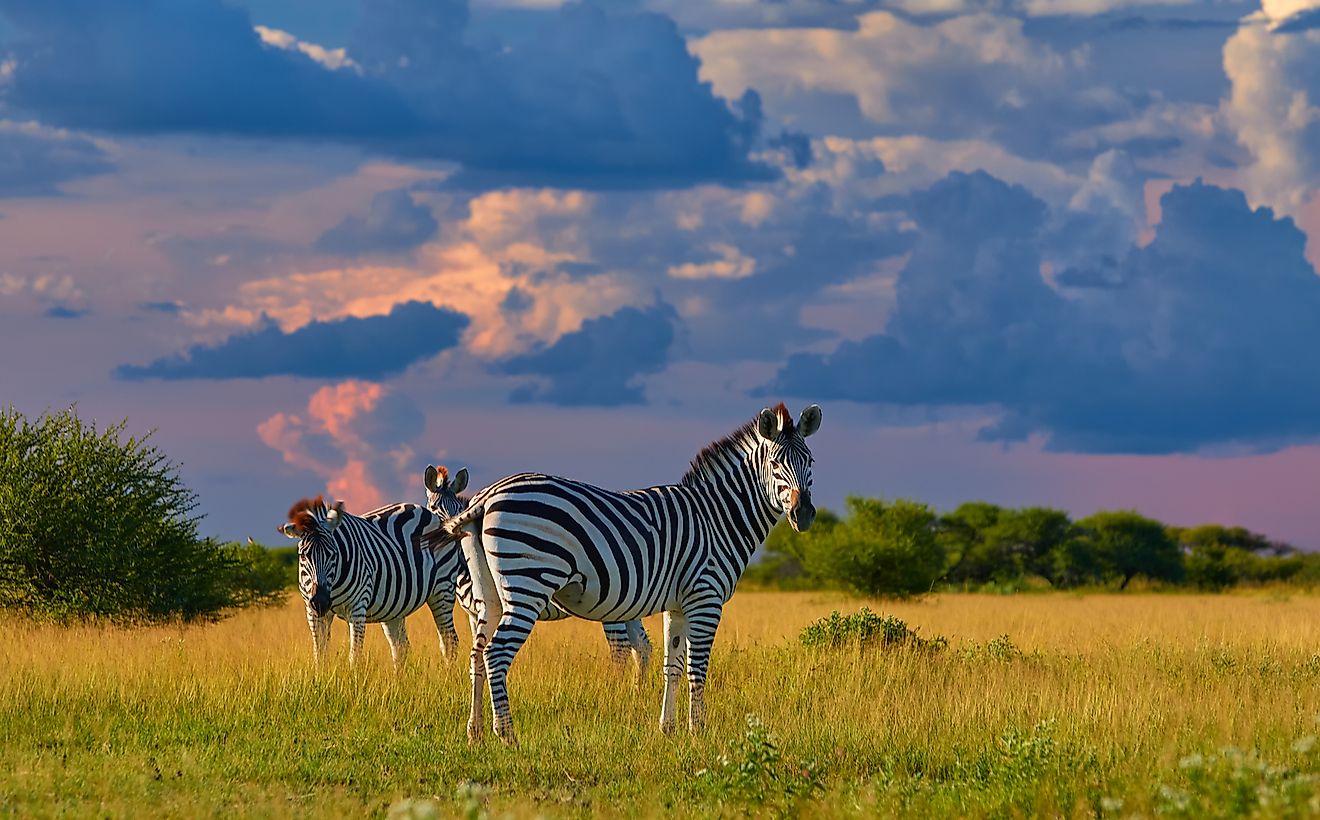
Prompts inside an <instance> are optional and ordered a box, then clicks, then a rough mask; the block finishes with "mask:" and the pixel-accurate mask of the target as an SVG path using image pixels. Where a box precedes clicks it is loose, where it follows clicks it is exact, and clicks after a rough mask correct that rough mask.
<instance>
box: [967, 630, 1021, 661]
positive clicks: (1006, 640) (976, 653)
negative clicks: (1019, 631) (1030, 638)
mask: <svg viewBox="0 0 1320 820" xmlns="http://www.w3.org/2000/svg"><path fill="white" fill-rule="evenodd" d="M958 654H959V655H960V656H961V657H962V658H963V659H965V660H981V659H982V658H984V659H987V660H992V661H999V662H1000V663H1007V662H1009V661H1014V660H1017V659H1018V658H1020V657H1022V650H1021V649H1019V648H1018V647H1017V644H1015V643H1013V639H1012V638H1010V637H1008V636H1007V635H1000V636H999V637H997V638H993V639H991V640H990V641H987V642H986V643H983V644H980V643H972V644H969V645H967V646H965V647H963V648H962V649H961V650H959V652H958Z"/></svg>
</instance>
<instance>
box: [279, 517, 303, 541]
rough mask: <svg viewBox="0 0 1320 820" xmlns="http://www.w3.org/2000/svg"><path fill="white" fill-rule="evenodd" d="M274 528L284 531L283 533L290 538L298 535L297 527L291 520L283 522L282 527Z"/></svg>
mask: <svg viewBox="0 0 1320 820" xmlns="http://www.w3.org/2000/svg"><path fill="white" fill-rule="evenodd" d="M275 529H277V530H279V531H280V532H282V533H284V534H285V535H287V536H288V537H290V538H297V537H298V530H297V528H296V527H295V526H294V525H293V522H292V521H290V522H289V523H288V524H285V525H284V526H282V527H276V528H275Z"/></svg>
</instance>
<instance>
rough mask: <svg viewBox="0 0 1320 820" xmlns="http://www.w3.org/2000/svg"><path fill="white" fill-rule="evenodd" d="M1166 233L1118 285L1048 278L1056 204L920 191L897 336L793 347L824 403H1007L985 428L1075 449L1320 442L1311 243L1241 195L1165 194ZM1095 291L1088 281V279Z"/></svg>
mask: <svg viewBox="0 0 1320 820" xmlns="http://www.w3.org/2000/svg"><path fill="white" fill-rule="evenodd" d="M1161 208H1162V213H1163V219H1162V221H1161V223H1160V226H1159V228H1158V231H1157V233H1156V236H1155V238H1154V240H1153V241H1152V242H1151V243H1150V244H1149V245H1147V246H1145V247H1138V248H1133V249H1132V250H1131V251H1130V252H1129V253H1128V254H1127V255H1126V257H1125V258H1124V259H1123V260H1121V262H1120V263H1119V264H1118V265H1117V268H1116V270H1115V271H1114V272H1113V275H1112V276H1110V277H1107V278H1105V279H1103V280H1100V279H1087V278H1085V277H1082V278H1070V277H1066V276H1065V277H1061V280H1062V281H1061V284H1065V285H1067V286H1068V287H1067V288H1066V292H1061V291H1059V290H1056V289H1055V288H1053V287H1051V286H1050V285H1049V284H1047V283H1046V282H1045V281H1044V279H1043V277H1042V275H1041V251H1040V245H1041V243H1042V241H1043V238H1044V237H1043V234H1044V232H1045V231H1046V230H1047V226H1048V225H1049V224H1050V219H1049V212H1048V209H1047V208H1046V206H1045V204H1044V203H1042V202H1040V201H1039V200H1037V199H1036V198H1035V197H1033V196H1032V195H1031V194H1029V193H1028V192H1027V191H1025V190H1024V189H1022V188H1019V187H1016V186H1009V185H1006V184H1004V183H1002V182H1000V181H998V180H995V179H993V178H992V177H989V176H988V175H986V174H981V173H978V174H971V175H966V174H953V175H951V176H950V177H949V178H948V179H946V180H944V181H942V182H940V183H938V184H936V185H935V186H932V188H931V189H929V190H928V191H926V192H924V193H923V194H921V195H920V196H918V197H916V199H915V203H914V217H915V218H916V220H917V221H918V223H919V225H920V228H921V235H920V239H919V240H918V242H917V246H916V248H915V249H914V251H913V253H912V256H911V257H910V259H909V261H908V263H907V265H906V266H905V267H904V269H903V270H902V272H901V273H900V275H899V279H898V283H897V304H896V306H895V309H894V313H893V315H892V316H891V317H890V320H889V323H888V325H887V327H886V328H885V332H884V333H883V334H878V335H873V336H869V337H867V338H865V339H863V340H861V341H857V342H845V343H843V344H841V345H839V346H838V348H837V349H835V350H834V351H833V352H832V353H829V354H802V355H798V356H795V357H793V358H792V359H791V360H790V361H789V362H788V364H787V365H786V366H785V367H784V368H783V369H782V370H781V371H780V373H779V375H778V377H777V379H776V380H775V382H774V383H773V384H772V385H771V387H772V388H773V389H775V390H782V391H785V392H789V393H792V394H794V395H805V396H810V397H812V398H814V399H827V398H835V399H851V400H855V401H867V402H880V403H890V404H896V405H925V406H931V405H961V406H968V405H975V406H996V407H998V408H1000V411H1001V413H1002V415H1001V417H1000V419H999V422H998V423H997V424H996V425H995V426H993V427H991V428H989V429H987V430H986V431H985V435H986V436H988V437H990V438H998V439H1007V440H1013V439H1020V438H1024V437H1026V436H1029V435H1033V434H1038V433H1039V434H1043V435H1044V436H1046V438H1047V444H1048V446H1049V447H1051V448H1053V449H1058V450H1079V451H1100V452H1178V451H1189V450H1196V449H1199V448H1203V447H1209V446H1216V445H1230V444H1243V443H1245V444H1247V445H1249V446H1255V447H1261V448H1269V447H1275V446H1280V445H1281V444H1283V443H1284V442H1285V441H1287V440H1288V439H1289V438H1296V437H1314V436H1316V435H1318V434H1320V372H1317V371H1316V368H1315V367H1314V364H1313V362H1312V361H1311V359H1312V357H1311V351H1313V350H1314V349H1315V347H1316V346H1317V345H1318V344H1320V330H1317V329H1316V325H1315V323H1314V321H1312V318H1311V317H1313V316H1314V315H1315V312H1316V311H1317V310H1320V279H1317V277H1316V275H1315V271H1314V270H1313V269H1312V268H1311V267H1310V265H1309V264H1308V263H1307V262H1306V260H1305V258H1304V256H1303V249H1304V244H1305V237H1304V236H1303V235H1302V234H1301V232H1300V231H1298V230H1297V229H1296V227H1295V226H1294V225H1293V224H1292V222H1291V221H1290V220H1287V219H1278V218H1276V217H1275V215H1274V214H1273V213H1272V212H1271V211H1270V210H1269V209H1256V210H1253V209H1252V208H1251V207H1250V206H1249V205H1248V204H1247V201H1246V198H1245V197H1244V196H1243V194H1242V193H1241V192H1239V191H1232V190H1225V189H1221V188H1216V187H1213V186H1209V185H1205V184H1202V183H1199V182H1198V183H1196V184H1193V185H1189V186H1177V187H1175V188H1173V189H1172V190H1171V191H1170V192H1169V193H1168V194H1166V195H1165V197H1164V198H1163V200H1162V204H1161ZM1082 286H1085V287H1082Z"/></svg>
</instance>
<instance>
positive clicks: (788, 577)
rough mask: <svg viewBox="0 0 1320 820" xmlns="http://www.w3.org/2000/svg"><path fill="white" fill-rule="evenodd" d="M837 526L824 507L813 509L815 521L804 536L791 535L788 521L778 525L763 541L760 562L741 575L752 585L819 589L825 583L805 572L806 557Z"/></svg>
mask: <svg viewBox="0 0 1320 820" xmlns="http://www.w3.org/2000/svg"><path fill="white" fill-rule="evenodd" d="M838 524H839V516H838V515H837V514H835V513H834V512H832V511H831V510H828V509H826V508H824V507H818V508H817V509H816V520H815V521H814V522H813V523H812V525H811V529H809V530H807V531H806V532H794V531H793V528H792V527H790V526H789V525H788V522H787V521H780V522H779V523H778V524H776V525H775V527H774V529H772V530H770V535H769V536H768V537H767V538H766V539H765V545H764V547H763V548H762V550H761V554H760V556H759V560H757V561H755V562H753V563H752V564H751V565H750V566H748V567H747V571H746V572H744V573H743V578H745V579H746V580H748V581H751V582H752V583H754V584H762V585H765V586H776V587H782V588H788V589H802V588H810V587H819V586H823V585H825V584H827V583H828V582H827V580H826V579H824V578H820V577H818V576H815V575H813V574H811V573H810V572H808V571H807V568H806V563H807V554H808V553H809V552H810V551H811V549H812V544H813V543H814V542H816V541H819V540H820V539H821V538H823V537H826V536H827V535H828V534H829V533H830V532H831V531H832V530H833V529H834V527H836V526H837V525H838Z"/></svg>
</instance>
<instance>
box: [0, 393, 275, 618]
mask: <svg viewBox="0 0 1320 820" xmlns="http://www.w3.org/2000/svg"><path fill="white" fill-rule="evenodd" d="M124 428H125V423H123V422H121V423H119V424H116V425H112V426H110V427H107V428H105V429H100V430H98V429H97V427H96V426H95V425H94V424H90V425H88V424H83V422H81V421H80V420H79V418H78V416H77V414H76V413H75V412H74V410H73V409H72V408H70V409H67V410H62V411H60V412H58V413H47V414H44V415H42V416H41V417H39V418H38V419H36V420H35V421H29V420H28V419H26V418H24V417H23V416H22V415H21V414H20V413H18V412H17V411H15V410H13V409H12V408H11V409H8V410H5V411H3V412H0V607H6V608H17V609H20V610H23V611H25V612H28V613H31V614H35V615H39V616H44V617H53V618H57V619H65V618H75V617H88V616H96V617H106V618H112V619H116V620H124V621H144V620H161V619H165V618H174V617H182V618H184V619H194V618H205V617H213V616H214V615H216V614H217V613H218V612H219V611H220V610H222V609H225V608H227V607H231V606H235V605H237V604H240V603H244V602H245V601H246V600H249V599H252V598H261V597H262V596H263V595H264V593H261V592H253V591H245V590H236V589H235V588H234V584H235V583H236V582H238V581H239V580H240V579H239V578H238V577H237V572H238V561H237V560H236V557H235V555H234V554H233V551H232V550H226V548H225V547H223V546H222V545H221V544H219V543H217V542H215V541H212V540H210V539H201V538H199V537H198V535H197V523H198V518H197V516H195V515H194V514H193V513H194V511H195V510H196V508H197V498H196V496H195V495H194V494H193V492H192V491H191V490H189V489H188V488H187V487H185V486H184V485H183V483H182V481H181V480H180V478H179V473H178V468H177V466H175V465H174V464H171V463H170V462H169V461H167V460H166V457H165V456H164V454H162V453H161V452H160V451H159V450H157V449H156V448H155V447H152V446H151V445H150V444H148V443H147V442H146V440H145V439H139V438H133V437H125V436H124Z"/></svg>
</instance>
